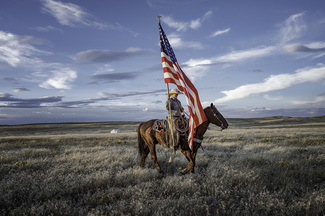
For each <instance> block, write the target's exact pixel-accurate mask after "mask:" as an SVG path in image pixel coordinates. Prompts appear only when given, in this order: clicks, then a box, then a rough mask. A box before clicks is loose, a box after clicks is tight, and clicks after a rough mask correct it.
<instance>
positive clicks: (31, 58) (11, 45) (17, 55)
mask: <svg viewBox="0 0 325 216" xmlns="http://www.w3.org/2000/svg"><path fill="white" fill-rule="evenodd" d="M43 42H44V40H42V39H38V38H34V37H31V36H18V35H15V34H12V33H9V32H4V31H0V44H1V46H0V61H2V62H5V63H7V64H9V65H10V66H12V67H17V66H24V67H26V66H34V65H40V64H42V61H41V60H40V59H38V58H37V57H35V56H37V55H49V54H50V53H49V52H45V51H41V50H39V49H37V48H35V47H34V46H33V45H32V44H35V43H43Z"/></svg>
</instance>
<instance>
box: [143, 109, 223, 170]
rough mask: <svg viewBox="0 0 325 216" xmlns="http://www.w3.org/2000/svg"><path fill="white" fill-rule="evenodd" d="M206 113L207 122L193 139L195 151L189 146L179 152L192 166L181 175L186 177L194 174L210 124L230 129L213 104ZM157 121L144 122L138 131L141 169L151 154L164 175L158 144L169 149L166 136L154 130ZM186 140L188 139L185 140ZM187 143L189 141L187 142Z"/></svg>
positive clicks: (196, 131)
mask: <svg viewBox="0 0 325 216" xmlns="http://www.w3.org/2000/svg"><path fill="white" fill-rule="evenodd" d="M204 113H205V115H206V117H207V121H205V122H203V123H202V124H200V125H199V126H197V127H196V129H195V134H194V137H193V150H191V149H190V148H189V147H188V145H179V150H180V151H181V152H182V153H183V154H184V156H185V157H186V159H187V160H188V161H189V163H190V166H189V167H187V168H185V169H183V170H182V171H181V172H180V174H182V175H184V174H186V173H188V172H189V171H191V172H192V173H194V167H195V158H196V154H197V150H198V149H199V148H200V147H201V143H202V141H203V135H204V134H205V132H206V131H207V129H208V126H209V124H210V123H212V124H214V125H216V126H219V127H221V130H223V129H227V128H228V122H227V121H226V119H225V118H224V117H223V116H222V114H221V113H220V112H219V111H218V109H217V108H216V107H215V106H214V105H213V103H211V105H210V106H208V107H206V108H205V109H204ZM156 120H157V119H152V120H149V121H146V122H143V123H141V124H140V125H139V127H138V129H137V133H138V148H139V154H140V167H144V163H145V160H146V158H147V156H148V154H149V152H150V155H151V159H152V160H153V162H154V164H155V165H156V167H157V170H158V171H159V172H160V173H164V171H163V170H162V169H161V167H160V165H159V163H158V161H157V155H156V147H155V146H156V144H160V145H162V146H163V147H166V148H169V146H168V144H167V143H166V138H165V135H164V134H161V133H158V132H156V131H154V130H152V128H153V124H154V123H155V121H156ZM184 140H186V139H184ZM186 141H187V140H186Z"/></svg>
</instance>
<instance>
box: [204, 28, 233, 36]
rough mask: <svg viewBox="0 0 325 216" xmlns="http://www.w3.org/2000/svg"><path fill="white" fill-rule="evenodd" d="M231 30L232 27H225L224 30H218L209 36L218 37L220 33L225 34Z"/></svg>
mask: <svg viewBox="0 0 325 216" xmlns="http://www.w3.org/2000/svg"><path fill="white" fill-rule="evenodd" d="M229 31H230V28H227V29H224V30H218V31H215V32H213V33H212V34H211V35H210V36H209V37H216V36H218V35H222V34H225V33H227V32H229Z"/></svg>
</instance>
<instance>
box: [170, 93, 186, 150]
mask: <svg viewBox="0 0 325 216" xmlns="http://www.w3.org/2000/svg"><path fill="white" fill-rule="evenodd" d="M166 94H167V95H168V92H167V93H166ZM179 94H183V93H181V92H180V91H178V90H177V89H172V90H170V91H169V95H168V97H167V101H166V109H167V110H168V111H170V112H169V116H168V118H167V120H168V126H169V130H170V132H171V136H170V139H169V143H172V147H173V149H174V150H176V149H177V148H178V145H179V144H180V141H182V140H183V139H184V138H185V137H184V136H185V134H184V133H185V132H186V131H187V129H188V128H187V126H188V123H187V122H186V121H187V120H186V119H185V117H184V115H182V112H183V111H184V108H183V107H182V104H181V102H180V101H179V100H178V99H177V97H178V95H179ZM180 132H182V134H180ZM180 136H181V137H180ZM170 145H171V144H170Z"/></svg>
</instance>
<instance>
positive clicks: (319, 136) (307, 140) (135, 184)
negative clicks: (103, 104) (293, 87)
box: [0, 117, 325, 215]
mask: <svg viewBox="0 0 325 216" xmlns="http://www.w3.org/2000/svg"><path fill="white" fill-rule="evenodd" d="M280 118H281V117H272V118H259V119H229V123H230V125H231V127H230V128H229V129H227V130H224V131H223V132H219V131H217V129H218V128H216V127H215V126H211V127H210V130H209V131H208V132H207V133H206V136H205V139H204V142H203V144H202V146H203V148H201V149H200V150H199V152H198V155H197V160H196V163H197V164H196V168H195V171H196V172H195V173H194V174H192V173H191V174H188V175H185V176H180V175H178V173H179V172H180V171H181V170H182V169H183V168H185V167H187V166H188V162H187V160H186V159H185V157H184V156H183V155H182V154H181V153H180V152H177V153H176V154H175V155H173V162H172V163H168V159H169V157H170V155H171V154H172V153H171V151H170V150H169V149H165V148H162V147H161V146H158V145H157V154H158V161H159V162H160V164H161V167H162V168H163V169H164V171H165V175H162V174H159V173H158V172H157V170H156V168H155V166H154V164H153V162H152V160H151V158H150V156H149V157H148V158H147V161H146V166H145V168H143V169H141V168H139V166H138V165H139V156H138V150H137V147H136V145H137V135H136V133H135V130H136V127H137V125H138V123H136V122H119V123H118V124H117V123H114V122H113V123H109V122H107V123H83V124H80V125H79V126H78V124H68V125H64V124H46V125H45V124H42V125H40V124H37V125H17V126H0V128H1V127H2V128H1V129H2V130H1V131H2V132H1V133H0V134H1V136H0V142H1V143H0V152H1V154H0V164H1V166H0V191H1V193H0V214H1V215H324V214H325V134H324V129H325V123H324V121H323V122H322V121H320V120H319V119H322V120H324V118H323V117H319V118H299V119H296V120H294V119H291V118H282V119H280ZM88 124H89V125H88ZM59 125H61V126H62V127H65V129H62V128H60V127H58V126H59ZM42 126H45V128H46V129H44V128H43V129H42V130H40V128H42ZM69 127H70V129H71V130H69ZM17 128H19V130H18V132H17V130H16V129H17ZM78 128H79V131H80V132H79V133H78ZM112 128H119V129H121V128H123V129H124V130H121V131H122V133H121V134H109V131H110V130H111V129H112ZM39 130H40V131H39ZM46 131H49V132H48V133H46Z"/></svg>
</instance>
